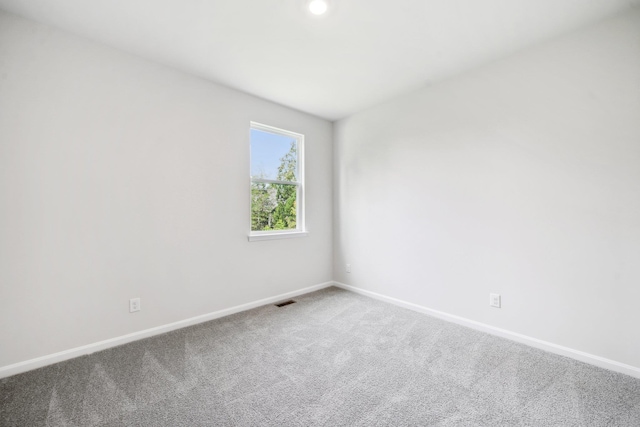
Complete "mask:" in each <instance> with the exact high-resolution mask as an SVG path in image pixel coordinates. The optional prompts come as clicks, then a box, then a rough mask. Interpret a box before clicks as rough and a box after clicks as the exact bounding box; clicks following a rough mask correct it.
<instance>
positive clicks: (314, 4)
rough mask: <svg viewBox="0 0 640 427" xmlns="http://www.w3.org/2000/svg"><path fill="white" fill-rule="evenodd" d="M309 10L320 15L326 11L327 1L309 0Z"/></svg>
mask: <svg viewBox="0 0 640 427" xmlns="http://www.w3.org/2000/svg"><path fill="white" fill-rule="evenodd" d="M309 10H310V11H311V13H313V14H314V15H322V14H323V13H325V12H326V11H327V2H326V1H325V0H311V2H309Z"/></svg>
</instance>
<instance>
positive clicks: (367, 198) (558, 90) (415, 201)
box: [334, 10, 640, 367]
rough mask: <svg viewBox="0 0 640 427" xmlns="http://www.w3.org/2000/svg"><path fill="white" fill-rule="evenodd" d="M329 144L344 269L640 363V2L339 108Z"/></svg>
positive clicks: (466, 313) (377, 287)
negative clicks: (531, 45)
mask: <svg viewBox="0 0 640 427" xmlns="http://www.w3.org/2000/svg"><path fill="white" fill-rule="evenodd" d="M334 156H335V164H334V173H335V178H334V185H335V201H334V206H335V217H334V225H335V227H334V279H335V280H337V281H340V282H343V283H346V284H348V285H352V286H355V287H358V288H362V289H365V290H369V291H373V292H377V293H380V294H383V295H387V296H390V297H395V298H398V299H401V300H404V301H407V302H411V303H415V304H419V305H422V306H424V307H428V308H431V309H434V310H439V311H442V312H445V313H449V314H453V315H457V316H461V317H464V318H467V319H471V320H473V321H476V322H482V323H485V324H488V325H491V326H494V327H497V328H503V329H506V330H509V331H512V332H517V333H520V334H524V335H527V336H530V337H533V338H537V339H540V340H545V341H548V342H551V343H555V344H558V345H562V346H566V347H569V348H573V349H577V350H581V351H584V352H587V353H591V354H594V355H597V356H601V357H605V358H609V359H612V360H614V361H618V362H622V363H625V364H629V365H632V366H636V367H640V339H638V336H639V335H638V325H640V309H638V305H639V303H640V11H638V10H636V11H635V12H632V13H629V14H627V15H626V16H623V17H619V18H616V19H613V20H609V21H606V22H603V23H601V24H599V25H597V26H593V27H590V28H587V29H585V30H583V31H580V32H578V33H574V34H572V35H570V36H567V37H564V38H562V39H558V40H556V41H554V42H550V43H547V44H545V45H542V46H539V47H538V48H535V49H530V50H527V51H523V52H522V53H520V54H517V55H514V56H512V57H510V58H508V59H505V60H503V61H500V62H497V63H494V64H491V65H489V66H486V67H483V68H481V69H477V70H475V71H473V72H470V73H466V74H464V75H461V76H459V77H457V78H453V79H450V80H448V81H445V82H442V83H440V84H438V85H435V86H432V87H430V88H424V89H422V90H420V91H417V92H414V93H411V94H408V95H406V96H403V97H400V98H398V99H395V100H393V101H391V102H389V103H386V104H384V105H381V106H378V107H375V108H371V109H369V110H366V111H364V112H361V113H359V114H356V115H354V116H352V117H349V118H347V119H344V120H342V121H340V122H338V123H337V124H336V126H335V131H334ZM347 263H350V264H351V265H352V273H346V272H345V264H347ZM490 292H496V293H500V294H502V298H503V308H502V309H495V308H490V307H489V304H488V302H489V293H490Z"/></svg>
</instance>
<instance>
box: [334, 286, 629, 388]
mask: <svg viewBox="0 0 640 427" xmlns="http://www.w3.org/2000/svg"><path fill="white" fill-rule="evenodd" d="M333 284H334V286H336V287H338V288H342V289H345V290H347V291H351V292H354V293H357V294H361V295H365V296H368V297H371V298H375V299H378V300H380V301H385V302H388V303H391V304H394V305H397V306H399V307H403V308H408V309H409V310H413V311H417V312H419V313H425V314H428V315H431V316H433V317H437V318H439V319H442V320H446V321H449V322H453V323H457V324H459V325H462V326H467V327H469V328H473V329H476V330H478V331H482V332H486V333H488V334H492V335H497V336H499V337H502V338H507V339H510V340H512V341H517V342H519V343H522V344H526V345H528V346H531V347H535V348H539V349H541V350H545V351H548V352H550V353H555V354H559V355H560V356H565V357H569V358H572V359H575V360H579V361H581V362H585V363H589V364H591V365H595V366H598V367H600V368H605V369H609V370H611V371H615V372H620V373H622V374H626V375H630V376H632V377H635V378H640V368H638V367H635V366H631V365H626V364H624V363H620V362H616V361H615V360H611V359H606V358H604V357H600V356H596V355H593V354H589V353H585V352H583V351H580V350H574V349H572V348H569V347H563V346H561V345H558V344H554V343H551V342H548V341H543V340H539V339H537V338H533V337H529V336H526V335H522V334H519V333H517V332H512V331H508V330H506V329H501V328H496V327H495V326H491V325H487V324H485V323H480V322H476V321H475V320H470V319H466V318H464V317H460V316H455V315H453V314H448V313H444V312H442V311H438V310H433V309H431V308H427V307H423V306H421V305H418V304H413V303H410V302H406V301H402V300H399V299H397V298H392V297H389V296H386V295H382V294H379V293H376V292H371V291H367V290H364V289H360V288H356V287H355V286H350V285H346V284H344V283H340V282H333Z"/></svg>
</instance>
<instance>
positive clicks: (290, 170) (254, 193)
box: [251, 142, 298, 231]
mask: <svg viewBox="0 0 640 427" xmlns="http://www.w3.org/2000/svg"><path fill="white" fill-rule="evenodd" d="M297 161H298V154H297V151H296V143H295V142H292V143H291V148H290V149H289V152H288V153H287V154H285V155H284V156H283V157H282V158H281V159H280V166H278V175H277V179H278V181H296V172H297V167H296V166H297ZM297 195H298V190H297V186H296V185H291V184H266V183H261V182H252V183H251V229H252V230H253V231H266V230H291V229H295V228H296V225H297V224H296V219H297V203H298V201H297Z"/></svg>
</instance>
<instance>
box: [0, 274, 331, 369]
mask: <svg viewBox="0 0 640 427" xmlns="http://www.w3.org/2000/svg"><path fill="white" fill-rule="evenodd" d="M329 286H333V282H325V283H320V284H318V285H314V286H309V287H307V288H303V289H298V290H295V291H292V292H287V293H285V294H280V295H276V296H273V297H269V298H264V299H261V300H257V301H253V302H249V303H246V304H241V305H237V306H235V307H231V308H226V309H224V310H218V311H214V312H212V313H207V314H203V315H201V316H196V317H191V318H189V319H185V320H180V321H178V322H174V323H169V324H167V325H162V326H156V327H155V328H150V329H145V330H143V331H139V332H134V333H131V334H127V335H122V336H120V337H115V338H110V339H108V340H104V341H99V342H96V343H93V344H88V345H83V346H80V347H75V348H72V349H69V350H64V351H61V352H58V353H53V354H49V355H46V356H42V357H37V358H35V359H30V360H26V361H24V362H18V363H14V364H13V365H7V366H3V367H0V378H5V377H9V376H11V375H16V374H19V373H22V372H26V371H31V370H32V369H37V368H41V367H43V366H47V365H52V364H54V363H58V362H63V361H65V360H69V359H73V358H74V357H78V356H84V355H86V354H91V353H95V352H97V351H101V350H105V349H108V348H111V347H117V346H119V345H122V344H126V343H129V342H132V341H137V340H140V339H143V338H148V337H152V336H154V335H159V334H164V333H166V332H170V331H174V330H176V329H180V328H184V327H187V326H191V325H196V324H198V323H202V322H207V321H209V320H213V319H217V318H220V317H224V316H228V315H230V314H234V313H239V312H241V311H246V310H250V309H252V308H256V307H260V306H263V305H267V304H272V303H274V302H278V301H282V300H285V299H288V298H293V297H295V296H298V295H302V294H306V293H309V292H313V291H317V290H320V289H323V288H327V287H329Z"/></svg>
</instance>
